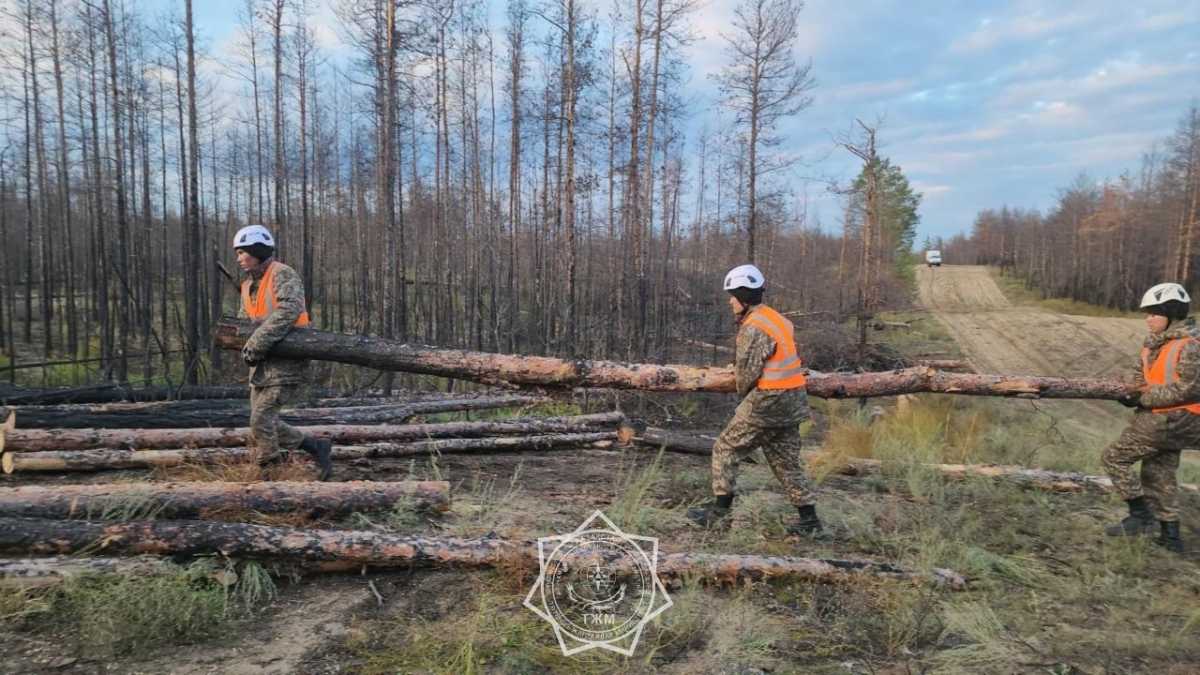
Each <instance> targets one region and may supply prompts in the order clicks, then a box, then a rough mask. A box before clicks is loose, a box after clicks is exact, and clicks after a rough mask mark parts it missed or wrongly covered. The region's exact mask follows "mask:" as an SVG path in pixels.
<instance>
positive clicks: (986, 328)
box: [917, 265, 1146, 443]
mask: <svg viewBox="0 0 1200 675" xmlns="http://www.w3.org/2000/svg"><path fill="white" fill-rule="evenodd" d="M917 284H918V292H919V296H920V301H921V304H922V305H924V306H925V308H927V309H928V310H929V311H930V312H932V313H933V314H934V316H936V317H937V319H938V320H939V322H940V323H941V324H942V325H943V326H945V327H946V329H947V330H948V331H949V332H950V334H951V335H952V336H953V337H954V339H955V340H956V341H957V342H958V343H959V345H960V346H961V347H962V350H963V352H964V354H965V355H966V357H967V359H968V360H969V361H970V362H971V364H972V365H973V366H975V369H976V370H977V371H979V372H981V373H1006V374H1030V375H1062V376H1066V377H1105V376H1110V377H1126V376H1127V375H1128V371H1129V368H1130V364H1131V361H1132V360H1133V358H1134V355H1135V354H1136V353H1137V350H1138V348H1139V346H1140V345H1141V342H1142V338H1143V337H1144V336H1145V333H1146V327H1145V324H1144V323H1143V322H1142V321H1141V320H1138V319H1115V318H1101V317H1090V316H1075V315H1069V314H1060V313H1057V312H1052V311H1049V310H1046V309H1042V308H1040V307H1031V306H1020V305H1014V304H1012V303H1011V302H1009V300H1008V299H1007V298H1006V297H1005V296H1004V293H1003V292H1001V290H1000V288H999V287H998V286H997V285H996V282H995V281H993V279H992V276H991V274H990V272H989V271H988V268H986V267H981V266H967V265H950V266H942V267H936V268H928V267H920V268H918V272H917ZM1038 405H1039V407H1041V408H1043V409H1044V410H1046V411H1051V412H1053V414H1055V415H1056V416H1059V417H1062V418H1063V419H1064V421H1066V422H1068V423H1069V424H1070V426H1071V427H1073V431H1075V432H1076V433H1077V434H1078V435H1079V437H1080V440H1081V441H1084V442H1088V443H1106V442H1107V441H1108V440H1109V439H1111V438H1115V436H1116V434H1117V433H1118V432H1119V431H1120V428H1121V426H1122V425H1123V424H1124V422H1125V419H1126V418H1127V417H1128V413H1124V412H1123V410H1122V408H1121V407H1120V406H1119V405H1117V404H1115V403H1102V402H1083V401H1078V402H1076V401H1060V402H1050V401H1046V402H1041V403H1039V404H1038Z"/></svg>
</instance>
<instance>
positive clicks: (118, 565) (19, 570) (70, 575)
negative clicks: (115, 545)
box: [0, 555, 180, 589]
mask: <svg viewBox="0 0 1200 675" xmlns="http://www.w3.org/2000/svg"><path fill="white" fill-rule="evenodd" d="M179 569H180V568H179V566H178V565H176V564H174V563H172V562H171V561H170V560H169V559H167V558H160V557H158V556H151V555H144V556H134V557H129V558H68V557H66V556H54V557H50V558H0V588H9V589H29V588H48V587H52V586H58V585H60V584H62V583H63V582H65V581H67V580H68V579H74V578H76V577H81V576H86V575H94V574H120V575H126V576H136V577H144V576H149V575H152V574H166V573H170V572H174V571H177V570H179Z"/></svg>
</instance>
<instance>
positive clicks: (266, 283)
mask: <svg viewBox="0 0 1200 675" xmlns="http://www.w3.org/2000/svg"><path fill="white" fill-rule="evenodd" d="M233 241H234V249H235V250H236V251H237V256H238V265H239V266H240V267H241V268H242V270H243V271H244V272H246V279H244V280H243V281H242V303H241V310H240V312H239V315H240V316H242V317H244V318H249V319H252V320H254V321H256V322H258V323H259V325H258V327H257V328H255V330H254V332H253V333H252V334H251V335H250V337H249V339H247V340H246V344H245V346H243V347H242V358H243V359H244V360H245V362H246V364H247V365H249V366H250V440H251V445H252V446H253V447H254V448H255V449H256V450H257V451H258V455H259V461H260V462H262V463H264V464H266V463H271V462H275V461H278V460H280V459H282V457H283V453H284V452H286V451H292V450H296V449H297V448H299V449H302V450H305V451H306V452H308V453H309V454H310V455H312V456H313V458H314V459H316V461H317V463H318V464H319V465H320V467H321V480H328V479H329V477H330V476H331V475H332V473H333V462H332V458H331V455H332V443H331V442H330V441H329V440H327V439H316V438H311V437H305V436H304V434H302V433H301V432H300V431H299V430H298V429H296V428H295V427H292V426H290V425H288V424H285V423H284V422H282V421H281V420H280V419H279V411H280V409H282V408H283V406H285V405H287V404H289V403H291V402H292V401H293V400H294V399H295V398H296V397H297V395H298V393H299V392H300V391H301V390H302V389H303V387H304V385H305V383H306V381H307V379H308V361H306V360H301V359H285V358H281V357H278V356H271V354H270V352H271V348H272V347H273V346H275V343H277V342H279V341H280V340H282V339H283V337H284V336H285V335H287V334H288V332H290V331H291V330H292V327H293V326H306V325H308V322H309V321H308V312H307V311H306V310H305V304H304V284H303V283H302V282H301V280H300V275H299V274H297V273H296V270H294V269H292V268H291V267H289V266H287V265H285V264H283V263H281V262H279V261H277V260H275V259H274V257H273V256H274V253H275V240H274V238H272V237H271V233H270V232H269V231H268V230H267V228H265V227H263V226H261V225H250V226H247V227H244V228H242V229H241V230H239V231H238V233H237V235H236V236H234V240H233Z"/></svg>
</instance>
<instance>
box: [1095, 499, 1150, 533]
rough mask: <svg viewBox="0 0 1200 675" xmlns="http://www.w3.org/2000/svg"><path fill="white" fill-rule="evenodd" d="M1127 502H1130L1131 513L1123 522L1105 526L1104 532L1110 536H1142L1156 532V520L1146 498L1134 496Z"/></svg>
mask: <svg viewBox="0 0 1200 675" xmlns="http://www.w3.org/2000/svg"><path fill="white" fill-rule="evenodd" d="M1125 503H1126V504H1129V515H1128V516H1125V518H1124V519H1122V520H1121V522H1119V523H1117V524H1115V525H1109V526H1108V527H1106V528H1104V534H1107V535H1108V536H1110V537H1141V536H1145V535H1149V534H1154V530H1155V528H1156V521H1155V519H1154V515H1153V514H1152V513H1150V509H1149V508H1147V506H1146V499H1145V498H1144V497H1134V498H1133V499H1130V500H1128V501H1127V502H1125Z"/></svg>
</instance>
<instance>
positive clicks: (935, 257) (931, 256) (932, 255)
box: [925, 251, 942, 267]
mask: <svg viewBox="0 0 1200 675" xmlns="http://www.w3.org/2000/svg"><path fill="white" fill-rule="evenodd" d="M925 264H926V265H929V266H930V267H941V266H942V252H941V251H925Z"/></svg>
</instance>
